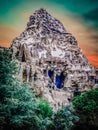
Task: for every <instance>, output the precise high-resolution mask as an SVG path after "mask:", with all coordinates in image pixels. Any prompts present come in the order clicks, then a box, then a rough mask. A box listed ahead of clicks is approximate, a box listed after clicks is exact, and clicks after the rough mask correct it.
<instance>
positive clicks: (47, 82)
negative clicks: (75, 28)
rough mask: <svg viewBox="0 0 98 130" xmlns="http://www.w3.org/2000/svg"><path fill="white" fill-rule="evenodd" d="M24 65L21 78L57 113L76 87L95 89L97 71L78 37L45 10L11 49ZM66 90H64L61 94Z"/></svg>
mask: <svg viewBox="0 0 98 130" xmlns="http://www.w3.org/2000/svg"><path fill="white" fill-rule="evenodd" d="M10 48H11V49H12V50H13V57H17V59H18V60H19V62H20V74H19V75H20V77H21V79H23V81H24V82H29V83H31V85H32V87H33V88H34V90H35V91H36V94H37V95H41V96H42V97H43V98H44V99H46V100H48V101H49V102H50V103H51V105H52V106H53V108H54V109H55V110H56V109H58V108H59V107H61V106H62V105H65V104H67V103H68V100H67V98H69V97H70V96H71V95H72V93H73V91H74V89H75V87H76V86H78V88H79V89H80V90H81V91H85V89H87V90H88V89H90V88H91V87H93V86H94V85H95V77H96V73H95V71H96V69H95V67H93V66H92V65H91V64H90V63H89V61H88V60H87V58H86V57H85V56H84V55H83V53H82V50H81V49H80V48H79V47H78V44H77V40H76V39H75V37H74V36H73V35H72V34H70V33H68V32H67V31H66V29H65V28H64V26H63V25H62V23H61V22H60V21H59V20H57V19H55V18H54V17H52V16H51V15H50V14H49V13H48V12H47V11H46V10H45V9H40V10H37V11H35V13H34V14H33V15H31V16H30V19H29V22H28V23H27V27H26V29H25V31H24V32H22V33H21V34H20V36H19V37H17V38H15V39H14V40H13V42H12V45H11V47H10ZM61 89H62V90H61Z"/></svg>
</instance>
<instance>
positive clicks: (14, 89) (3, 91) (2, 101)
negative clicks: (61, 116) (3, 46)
mask: <svg viewBox="0 0 98 130" xmlns="http://www.w3.org/2000/svg"><path fill="white" fill-rule="evenodd" d="M16 72H17V66H16V61H15V60H12V54H11V52H10V51H9V50H5V51H4V52H3V51H2V52H0V130H20V129H24V130H45V129H46V127H47V125H49V123H50V122H51V121H50V117H51V114H52V109H51V107H49V105H48V104H47V103H46V102H45V103H44V101H43V102H42V101H40V100H38V99H37V98H36V97H35V95H34V93H33V91H32V90H31V88H30V86H29V85H28V84H23V83H21V82H20V81H19V80H18V79H17V78H16V77H15V75H14V74H16ZM43 104H44V105H43ZM44 110H46V112H45V113H44ZM45 114H46V116H47V118H46V116H45ZM48 116H49V118H48Z"/></svg>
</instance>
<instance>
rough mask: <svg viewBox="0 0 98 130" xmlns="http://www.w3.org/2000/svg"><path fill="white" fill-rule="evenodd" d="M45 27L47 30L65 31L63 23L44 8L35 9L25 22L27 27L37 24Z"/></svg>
mask: <svg viewBox="0 0 98 130" xmlns="http://www.w3.org/2000/svg"><path fill="white" fill-rule="evenodd" d="M39 25H40V27H44V28H47V29H48V30H49V31H52V32H58V33H66V29H65V28H64V26H63V24H62V23H61V22H60V21H59V20H58V19H56V18H54V17H53V16H51V15H50V14H49V13H48V12H47V11H46V10H45V9H44V8H40V9H39V10H36V11H35V12H34V14H33V15H31V16H30V18H29V22H28V24H27V29H30V28H34V27H37V26H39Z"/></svg>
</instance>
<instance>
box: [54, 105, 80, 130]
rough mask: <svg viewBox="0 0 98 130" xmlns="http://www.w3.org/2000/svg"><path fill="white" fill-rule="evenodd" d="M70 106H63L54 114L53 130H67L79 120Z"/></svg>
mask: <svg viewBox="0 0 98 130" xmlns="http://www.w3.org/2000/svg"><path fill="white" fill-rule="evenodd" d="M74 113H75V111H74V109H73V107H72V106H65V107H63V108H62V109H60V110H58V111H57V113H55V114H54V118H53V122H54V125H55V130H69V129H71V128H72V127H73V125H74V123H75V122H77V121H78V120H79V118H78V117H77V116H75V114H74Z"/></svg>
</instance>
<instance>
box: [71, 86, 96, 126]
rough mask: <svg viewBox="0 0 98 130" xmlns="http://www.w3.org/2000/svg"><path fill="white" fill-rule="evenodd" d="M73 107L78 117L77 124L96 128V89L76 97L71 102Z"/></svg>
mask: <svg viewBox="0 0 98 130" xmlns="http://www.w3.org/2000/svg"><path fill="white" fill-rule="evenodd" d="M73 105H74V106H75V109H76V112H77V115H78V116H79V117H80V121H79V123H78V124H80V125H81V126H82V125H85V126H88V127H91V126H94V127H95V126H96V127H97V128H98V88H96V89H92V90H90V91H88V92H85V93H84V94H82V95H81V96H77V97H76V98H75V99H74V101H73Z"/></svg>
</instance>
